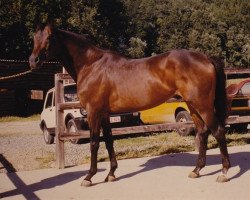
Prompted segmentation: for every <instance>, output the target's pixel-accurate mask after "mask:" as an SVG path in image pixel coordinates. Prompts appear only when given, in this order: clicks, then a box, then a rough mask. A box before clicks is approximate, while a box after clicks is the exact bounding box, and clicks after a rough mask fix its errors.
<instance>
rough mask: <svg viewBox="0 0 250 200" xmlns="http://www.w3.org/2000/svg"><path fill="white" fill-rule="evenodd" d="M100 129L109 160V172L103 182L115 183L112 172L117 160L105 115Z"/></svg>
mask: <svg viewBox="0 0 250 200" xmlns="http://www.w3.org/2000/svg"><path fill="white" fill-rule="evenodd" d="M102 128H103V136H104V141H105V145H106V149H107V150H108V154H109V159H110V171H109V174H108V176H107V178H106V179H105V181H106V182H107V181H115V180H116V178H115V175H114V172H115V170H116V169H117V166H118V165H117V160H116V156H115V151H114V145H113V144H114V140H113V136H112V132H111V127H110V122H109V115H108V114H107V115H105V116H104V118H103V119H102Z"/></svg>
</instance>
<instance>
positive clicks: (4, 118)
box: [0, 114, 40, 122]
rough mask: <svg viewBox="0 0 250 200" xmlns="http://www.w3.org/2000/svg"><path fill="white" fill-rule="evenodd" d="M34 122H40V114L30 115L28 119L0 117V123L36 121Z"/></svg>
mask: <svg viewBox="0 0 250 200" xmlns="http://www.w3.org/2000/svg"><path fill="white" fill-rule="evenodd" d="M36 120H40V114H36V115H32V116H29V117H16V116H7V117H0V122H26V121H36Z"/></svg>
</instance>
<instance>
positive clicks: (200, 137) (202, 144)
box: [188, 105, 210, 178]
mask: <svg viewBox="0 0 250 200" xmlns="http://www.w3.org/2000/svg"><path fill="white" fill-rule="evenodd" d="M188 107H189V110H190V112H191V116H192V119H193V121H194V123H195V126H196V141H197V142H198V144H197V146H198V151H199V155H198V159H197V162H196V167H195V169H194V170H193V171H192V172H191V173H190V174H189V176H188V177H189V178H197V177H199V176H200V173H199V172H200V170H201V169H202V168H203V167H205V165H206V151H207V140H208V135H209V132H210V131H209V130H208V129H207V126H206V125H205V123H204V121H203V120H202V118H201V117H200V115H199V114H198V113H197V112H196V110H195V109H193V108H192V107H191V106H189V105H188Z"/></svg>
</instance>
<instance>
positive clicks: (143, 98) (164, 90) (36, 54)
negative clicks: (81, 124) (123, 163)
mask: <svg viewBox="0 0 250 200" xmlns="http://www.w3.org/2000/svg"><path fill="white" fill-rule="evenodd" d="M51 57H54V58H56V59H57V60H58V61H60V62H61V63H62V64H63V65H64V66H65V68H66V70H67V71H68V73H69V74H70V75H71V76H72V78H73V79H74V80H75V82H76V83H77V95H78V97H79V100H80V103H81V106H82V107H83V108H85V109H86V111H87V113H88V115H87V119H88V123H89V127H90V150H91V166H90V170H89V172H88V174H87V176H86V177H85V179H84V180H83V182H82V184H81V185H82V186H90V185H91V184H92V182H91V178H92V177H93V176H94V175H95V174H96V172H97V153H98V148H99V136H100V129H101V128H102V129H103V136H104V141H105V145H106V148H107V151H108V154H109V158H110V171H109V173H108V175H107V177H106V179H105V181H114V180H116V177H115V175H114V172H115V170H116V169H117V166H118V165H117V160H116V155H115V151H114V147H113V138H112V133H111V128H110V122H109V115H110V113H122V112H134V111H140V110H144V109H148V108H152V107H154V106H157V105H159V104H161V103H163V102H165V101H166V100H167V99H169V98H171V97H172V96H173V95H175V94H178V95H180V96H181V97H182V98H183V99H184V100H185V102H186V103H187V105H188V108H189V109H190V113H191V116H192V119H193V121H194V123H195V125H196V129H197V136H196V137H197V138H198V141H199V155H198V159H197V163H196V167H195V169H194V170H193V171H192V172H191V173H190V174H189V177H190V178H197V177H199V176H200V170H201V169H202V168H203V167H205V164H206V150H207V140H208V134H209V133H212V135H213V136H214V137H215V138H216V140H217V142H218V144H219V147H220V152H221V156H222V174H220V175H219V176H218V178H217V181H218V182H226V181H228V180H229V179H228V178H227V176H226V175H227V171H228V169H229V168H230V160H229V155H228V151H227V144H226V140H225V131H224V126H225V118H226V116H227V108H226V107H227V106H226V102H227V98H226V91H225V73H224V69H223V65H224V64H223V62H219V61H218V60H215V59H214V58H209V57H207V56H206V55H204V54H202V53H198V52H194V51H189V50H184V49H183V50H172V51H169V52H166V53H162V54H159V55H156V56H152V57H147V58H141V59H129V58H126V57H124V56H121V55H119V54H118V53H116V52H112V51H109V50H104V49H101V48H99V47H97V46H95V45H93V44H92V43H91V42H90V41H89V40H88V39H86V38H85V37H84V36H81V35H78V34H75V33H72V32H69V31H64V30H60V29H57V28H56V27H54V26H52V25H50V24H44V25H43V26H38V27H37V29H36V31H35V33H34V48H33V51H32V54H31V56H30V58H29V63H30V67H31V69H32V70H34V69H36V68H39V67H40V66H41V65H42V64H43V62H44V61H45V60H47V59H50V58H51Z"/></svg>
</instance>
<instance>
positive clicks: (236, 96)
mask: <svg viewBox="0 0 250 200" xmlns="http://www.w3.org/2000/svg"><path fill="white" fill-rule="evenodd" d="M227 95H228V99H229V100H230V101H229V102H228V103H229V105H228V107H229V108H230V109H229V113H228V114H229V117H244V116H250V79H246V80H242V81H240V82H239V83H234V84H230V85H229V86H228V87H227ZM140 115H141V116H140V119H141V121H142V123H143V124H161V123H167V122H188V121H192V118H191V116H190V111H189V109H188V107H187V104H186V103H185V102H183V101H181V98H180V97H178V96H177V97H175V98H172V99H170V100H168V101H166V102H165V103H163V104H161V105H159V106H156V107H154V108H151V109H149V110H144V111H141V112H140ZM249 124H250V123H249V121H247V122H241V121H240V120H237V118H236V120H235V121H234V122H233V123H231V124H230V127H231V128H232V129H233V130H235V131H238V132H242V131H246V130H247V127H248V125H249ZM177 132H178V133H179V134H180V135H183V136H185V135H189V134H192V133H194V128H192V127H191V128H179V129H178V130H177Z"/></svg>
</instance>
